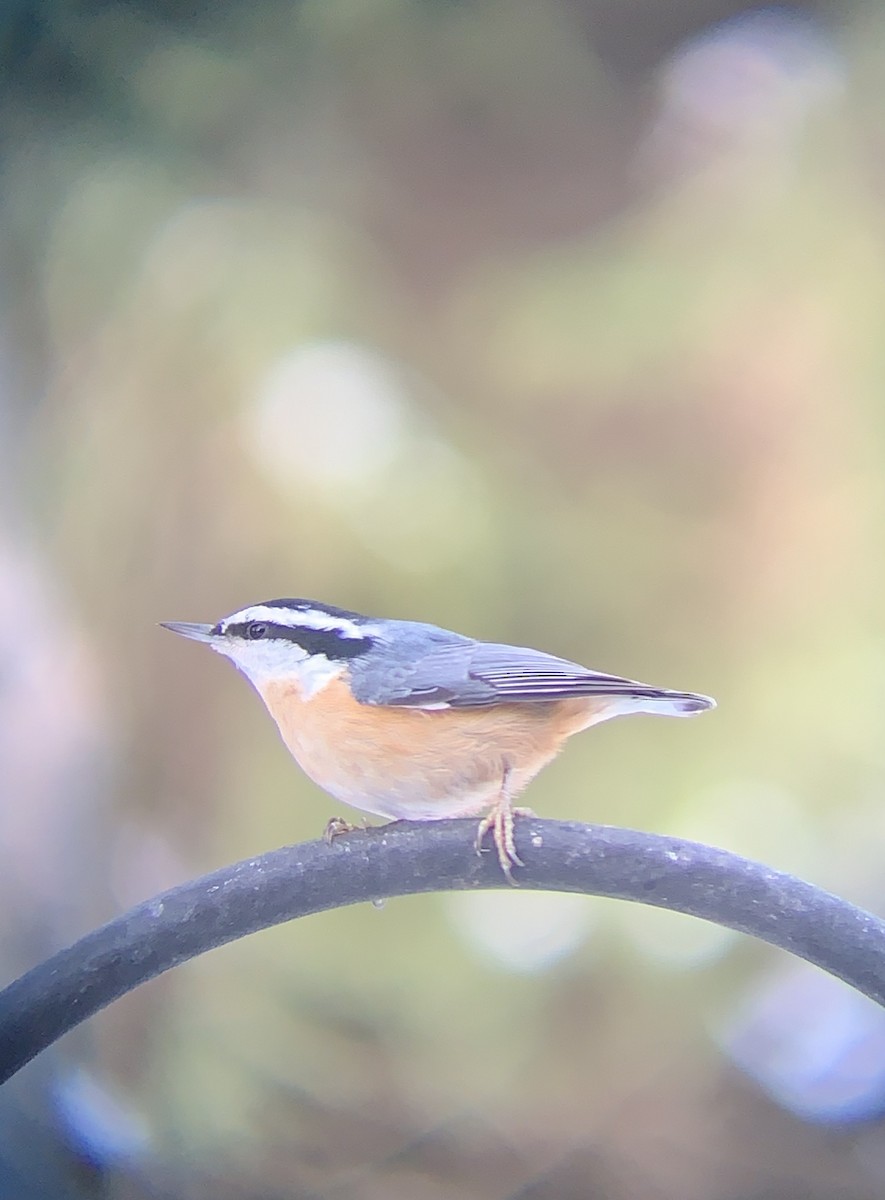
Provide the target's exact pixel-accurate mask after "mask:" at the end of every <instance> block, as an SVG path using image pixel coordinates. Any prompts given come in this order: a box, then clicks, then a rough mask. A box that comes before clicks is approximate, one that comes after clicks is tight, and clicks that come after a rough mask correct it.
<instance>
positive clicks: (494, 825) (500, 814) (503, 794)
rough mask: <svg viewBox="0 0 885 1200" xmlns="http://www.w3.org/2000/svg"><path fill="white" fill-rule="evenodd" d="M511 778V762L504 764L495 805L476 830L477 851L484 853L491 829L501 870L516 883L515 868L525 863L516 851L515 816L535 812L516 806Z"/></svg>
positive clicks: (531, 814)
mask: <svg viewBox="0 0 885 1200" xmlns="http://www.w3.org/2000/svg"><path fill="white" fill-rule="evenodd" d="M509 779H510V764H509V763H505V764H504V776H503V778H502V780H501V790H500V792H499V793H498V797H497V799H496V800H495V803H494V805H493V806H492V808H490V809H489V811H488V812H487V813H486V815H485V816H484V817H483V819H482V820H481V821H480V823H479V828H478V829H477V831H476V852H477V854H481V853H482V843H483V838H484V837H485V835H486V834H487V833H488V832H489V830H490V829H491V831H492V840H493V841H494V843H495V849H496V850H497V852H498V862H499V863H500V864H501V870H502V871H503V872H504V874H505V875H506V876H507V879H508V881H509V882H510V883H513V884H515V883H516V880H515V879H514V878H513V868H514V867H523V866H525V863H524V862H523V861H522V859H521V858H520V857H519V855H518V854H517V853H516V841H515V839H514V837H513V818H514V817H533V816H534V815H535V814H534V813H533V812H532V810H531V809H530V808H515V807H514V806H513V804H512V802H511V799H510V789H509V787H508V781H509Z"/></svg>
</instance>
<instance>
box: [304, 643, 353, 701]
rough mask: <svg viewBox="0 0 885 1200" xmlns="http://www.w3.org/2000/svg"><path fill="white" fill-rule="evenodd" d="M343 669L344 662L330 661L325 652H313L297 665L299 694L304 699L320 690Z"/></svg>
mask: <svg viewBox="0 0 885 1200" xmlns="http://www.w3.org/2000/svg"><path fill="white" fill-rule="evenodd" d="M343 671H344V663H342V662H332V661H331V660H330V659H328V658H326V656H325V654H314V655H312V656H311V657H310V658H308V659H305V661H304V662H303V663H299V665H298V670H297V673H298V678H299V681H300V683H301V694H302V697H303V698H304V699H305V700H309V699H310V698H311V696H315V695H316V694H317V692H321V691H322V690H323V688H324V687H326V685H327V684H329V683H331V682H332V680H333V679H337V678H338V676H339V675H340V674H341V673H342V672H343Z"/></svg>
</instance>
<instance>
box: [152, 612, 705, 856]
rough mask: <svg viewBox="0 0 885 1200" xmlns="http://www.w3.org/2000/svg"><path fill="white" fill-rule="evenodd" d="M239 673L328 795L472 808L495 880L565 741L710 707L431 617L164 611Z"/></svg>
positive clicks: (403, 806) (173, 625)
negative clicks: (529, 791) (606, 725)
mask: <svg viewBox="0 0 885 1200" xmlns="http://www.w3.org/2000/svg"><path fill="white" fill-rule="evenodd" d="M164 625H165V627H166V628H167V629H171V630H172V631H173V632H174V633H180V634H182V635H183V636H184V637H187V638H193V639H194V640H195V641H198V642H206V643H207V645H209V646H210V647H211V648H212V649H213V650H216V651H217V652H218V653H219V654H224V655H226V656H227V657H228V658H230V659H232V660H233V662H234V663H235V665H236V666H237V667H239V669H240V670H241V671H242V672H243V674H244V675H246V676H247V677H248V679H249V680H250V681H251V682H252V684H253V685H254V686H255V688H256V689H257V691H258V693H259V695H260V696H261V698H262V699H263V700H264V703H265V704H266V705H267V709H268V711H269V712H270V715H271V716H272V717H273V719H274V720H275V721H276V723H277V726H278V727H279V730H280V733H281V734H282V737H283V741H284V742H285V743H286V745H287V746H288V748H289V750H290V751H291V753H292V755H293V756H294V758H295V760H296V761H297V762H298V764H299V766H300V767H301V769H302V770H303V771H304V772H305V773H306V774H307V775H309V776H310V778H311V779H312V780H313V781H314V782H315V783H317V784H319V786H320V787H321V788H324V789H325V791H327V792H329V793H330V794H331V795H332V796H334V797H335V799H336V800H341V801H343V802H344V803H345V804H349V805H351V806H352V807H353V808H358V809H360V810H362V811H363V812H368V813H374V814H376V815H378V816H381V817H388V818H391V819H393V820H412V821H415V820H418V821H430V820H435V819H437V818H440V817H465V816H474V815H476V816H479V815H480V814H485V815H483V817H482V820H481V822H480V824H479V831H478V834H477V848H479V846H480V844H481V842H482V839H483V837H484V836H485V834H486V833H487V832H488V831H489V830H492V832H493V835H494V841H495V846H496V848H497V851H498V858H499V861H500V863H501V867H502V869H503V870H504V872H505V874H506V875H507V876H508V878H510V877H511V870H512V867H513V866H514V865H516V864H518V865H522V864H521V860H520V858H519V856H518V855H517V853H516V846H515V843H514V838H513V817H514V813H516V814H519V813H520V811H527V810H519V809H515V808H514V807H513V800H514V798H515V797H516V796H518V795H519V793H520V792H521V791H522V790H523V788H524V787H525V786H526V785H527V784H528V783H529V781H530V780H531V779H533V778H534V776H535V775H537V773H538V772H539V771H540V770H541V768H542V767H544V766H546V765H547V763H549V762H550V760H551V759H552V758H553V757H554V756H555V755H556V753H557V752H558V750H559V749H560V747H561V746H562V745H563V743H564V742H565V740H566V738H568V737H571V735H572V734H573V733H578V732H579V731H580V730H582V729H587V728H588V727H589V726H591V725H596V724H597V723H598V722H600V721H607V720H608V719H609V718H610V717H619V716H625V715H627V714H629V713H656V714H659V715H662V716H669V717H688V716H692V715H693V714H694V713H698V712H702V711H703V710H704V709H707V708H714V707H715V701H713V700H711V699H710V698H709V697H708V696H699V695H695V693H693V692H673V691H666V690H664V689H662V688H655V687H649V686H648V685H647V684H644V683H637V682H636V681H635V680H632V679H622V678H620V676H617V675H605V674H603V673H601V672H599V671H591V670H588V669H587V668H586V667H582V666H579V665H578V664H577V663H573V662H568V661H566V660H565V659H562V658H554V657H553V656H552V655H550V654H544V653H542V652H541V651H540V650H528V649H524V648H522V647H520V646H505V645H498V644H496V643H494V642H477V641H474V640H473V639H472V638H469V637H463V636H462V635H461V634H458V633H451V632H449V630H447V629H440V628H438V627H437V626H436V625H424V624H422V623H420V622H417V621H391V620H383V619H378V618H375V617H364V616H360V615H359V614H358V613H354V612H348V611H347V610H346V609H341V608H334V607H333V606H332V605H328V604H319V603H317V602H316V601H313V600H267V601H265V602H264V603H263V604H254V605H251V606H250V607H249V608H243V609H241V610H240V611H239V612H235V613H233V614H232V615H231V616H229V617H225V618H224V619H223V620H221V621H219V622H218V624H217V625H193V624H186V623H182V622H177V621H169V622H164Z"/></svg>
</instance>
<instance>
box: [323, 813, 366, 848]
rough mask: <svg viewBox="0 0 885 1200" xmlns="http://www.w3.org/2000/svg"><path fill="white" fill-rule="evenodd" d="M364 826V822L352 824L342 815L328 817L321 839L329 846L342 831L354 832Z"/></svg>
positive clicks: (364, 827)
mask: <svg viewBox="0 0 885 1200" xmlns="http://www.w3.org/2000/svg"><path fill="white" fill-rule="evenodd" d="M366 828H367V826H366V823H365V822H363V824H362V825H353V824H351V822H350V821H345V819H344V818H343V817H329V819H328V821H327V822H326V828H325V829H324V830H323V841H324V842H325V843H326V845H327V846H331V845H332V843H333V842H334V840H335V838H336V837H341V835H342V833H355V832H356V831H357V830H358V829H366Z"/></svg>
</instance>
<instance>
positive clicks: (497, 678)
mask: <svg viewBox="0 0 885 1200" xmlns="http://www.w3.org/2000/svg"><path fill="white" fill-rule="evenodd" d="M379 665H380V664H379ZM354 693H355V694H356V696H357V699H359V700H362V702H363V703H367V704H383V705H397V706H405V707H411V708H483V707H488V706H490V705H494V704H518V703H538V702H541V701H545V700H566V699H569V698H573V697H580V696H636V697H652V698H653V697H656V696H661V695H664V694H665V693H662V692H661V691H660V689H658V688H651V687H648V686H647V685H646V684H642V683H637V682H636V681H635V680H632V679H622V678H621V677H620V676H619V675H605V674H603V673H602V672H600V671H590V670H588V669H587V668H586V667H582V666H580V665H579V664H578V663H573V662H568V661H567V660H566V659H563V658H555V657H554V656H553V655H551V654H544V653H543V652H542V651H540V650H529V649H527V648H525V647H522V646H504V645H497V644H494V643H489V642H471V641H467V640H465V641H457V642H452V643H443V644H441V645H436V646H434V647H433V648H432V649H430V650H428V651H427V652H426V653H425V654H423V655H422V656H421V657H417V658H415V659H412V660H411V661H410V662H409V664H408V666H403V665H402V664H401V663H399V662H397V664H396V665H395V667H394V666H393V664H390V665H389V666H388V669H387V670H385V671H377V672H372V675H371V676H366V677H364V678H362V679H355V680H354Z"/></svg>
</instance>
